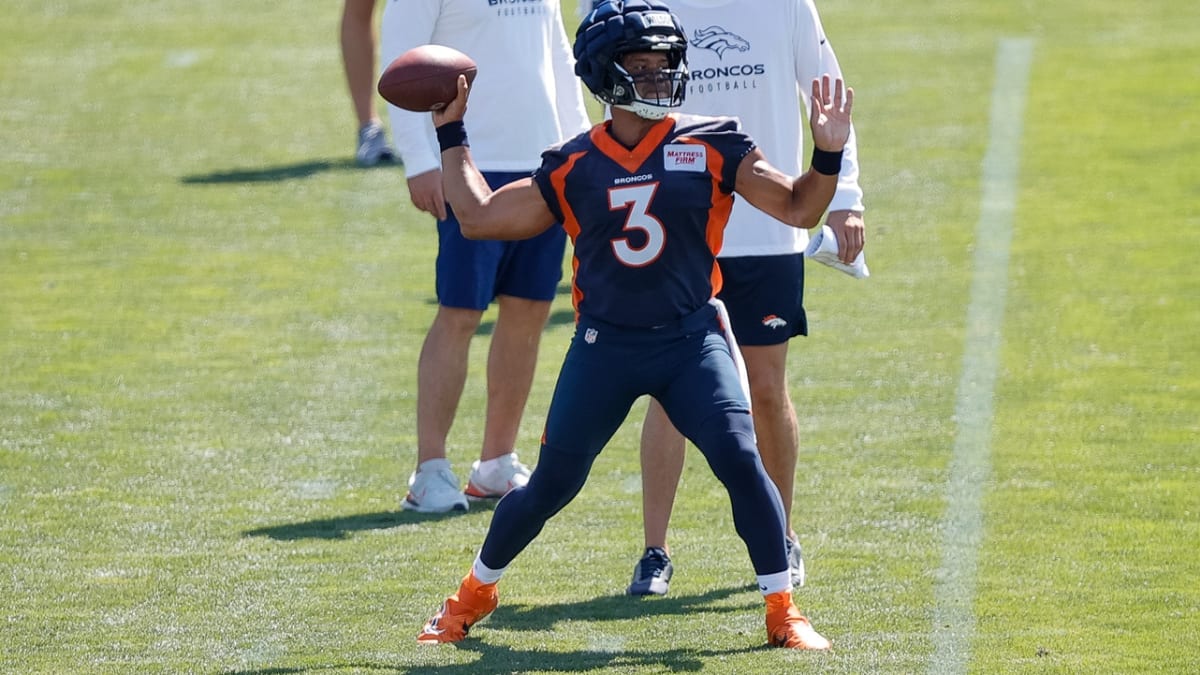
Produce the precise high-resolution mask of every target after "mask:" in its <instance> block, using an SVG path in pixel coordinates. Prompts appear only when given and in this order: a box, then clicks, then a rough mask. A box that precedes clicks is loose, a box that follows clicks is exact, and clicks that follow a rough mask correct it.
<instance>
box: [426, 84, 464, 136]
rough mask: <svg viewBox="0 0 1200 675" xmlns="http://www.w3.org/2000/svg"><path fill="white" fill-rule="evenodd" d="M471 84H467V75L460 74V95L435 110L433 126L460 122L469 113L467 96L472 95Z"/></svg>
mask: <svg viewBox="0 0 1200 675" xmlns="http://www.w3.org/2000/svg"><path fill="white" fill-rule="evenodd" d="M470 91H471V85H469V84H467V76H466V75H459V76H458V95H457V96H455V97H454V100H453V101H451V102H449V103H447V104H446V107H445V108H442V109H441V110H434V111H433V126H434V127H440V126H442V125H443V124H445V123H447V122H458V121H459V120H461V119H462V118H463V116H464V115H466V114H467V97H468V96H470Z"/></svg>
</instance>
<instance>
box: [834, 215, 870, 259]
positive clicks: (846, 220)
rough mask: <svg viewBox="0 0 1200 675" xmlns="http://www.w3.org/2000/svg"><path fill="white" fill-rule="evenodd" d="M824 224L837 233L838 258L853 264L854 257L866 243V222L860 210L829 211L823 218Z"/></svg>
mask: <svg viewBox="0 0 1200 675" xmlns="http://www.w3.org/2000/svg"><path fill="white" fill-rule="evenodd" d="M825 224H826V225H828V226H829V229H831V230H833V233H834V234H835V235H837V243H838V259H839V260H841V261H842V262H844V263H846V264H847V265H853V264H854V259H855V258H857V257H858V254H859V253H860V252H862V250H863V245H864V244H866V241H867V235H866V223H864V222H863V214H862V212H860V211H850V210H843V211H830V212H829V215H828V216H827V217H826V218H825Z"/></svg>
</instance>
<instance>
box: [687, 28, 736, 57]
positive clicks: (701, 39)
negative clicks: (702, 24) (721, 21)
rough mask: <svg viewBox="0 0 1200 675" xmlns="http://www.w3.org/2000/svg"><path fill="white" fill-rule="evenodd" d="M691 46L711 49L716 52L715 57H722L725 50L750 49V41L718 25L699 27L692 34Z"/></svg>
mask: <svg viewBox="0 0 1200 675" xmlns="http://www.w3.org/2000/svg"><path fill="white" fill-rule="evenodd" d="M691 42H692V46H693V47H697V48H699V49H711V50H712V51H714V52H716V53H717V58H723V57H724V56H725V52H727V51H729V50H730V49H735V50H737V51H739V52H746V51H750V43H749V42H747V41H746V39H745V38H743V37H741V36H740V35H735V34H733V33H730V32H729V31H727V30H725V29H724V28H721V27H720V26H709V27H708V28H701V29H700V30H697V31H696V32H695V33H693V34H692V40H691Z"/></svg>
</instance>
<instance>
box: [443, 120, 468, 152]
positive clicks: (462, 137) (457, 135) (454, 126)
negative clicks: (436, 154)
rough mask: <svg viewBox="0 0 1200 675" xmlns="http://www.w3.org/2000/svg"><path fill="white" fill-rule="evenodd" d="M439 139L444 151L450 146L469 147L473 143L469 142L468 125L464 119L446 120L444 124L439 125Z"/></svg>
mask: <svg viewBox="0 0 1200 675" xmlns="http://www.w3.org/2000/svg"><path fill="white" fill-rule="evenodd" d="M437 139H438V145H439V146H440V147H441V149H442V152H445V151H447V150H449V149H450V148H457V147H458V146H460V145H464V146H468V147H470V145H471V144H470V143H468V142H467V125H465V124H463V121H462V120H455V121H453V122H446V123H445V124H443V125H442V126H440V127H438V128H437Z"/></svg>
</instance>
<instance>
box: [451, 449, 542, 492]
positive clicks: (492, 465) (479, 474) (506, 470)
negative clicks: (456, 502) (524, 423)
mask: <svg viewBox="0 0 1200 675" xmlns="http://www.w3.org/2000/svg"><path fill="white" fill-rule="evenodd" d="M531 473H533V472H532V471H530V470H529V467H527V466H525V465H524V464H522V463H521V462H519V461H518V460H517V453H515V452H510V453H508V454H507V455H503V456H500V457H497V458H496V459H493V460H488V462H487V463H486V466H484V465H483V464H482V463H481V462H480V461H479V460H476V461H475V463H474V464H472V465H471V476H470V478H468V479H467V489H466V490H463V492H465V493H466V494H467V496H468V497H470V498H471V499H499V498H500V497H503V496H504V495H506V494H508V492H509V490H512V489H513V488H519V487H525V484H526V483H528V482H529V474H531Z"/></svg>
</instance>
